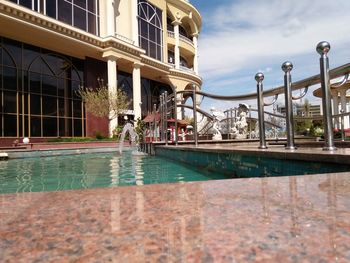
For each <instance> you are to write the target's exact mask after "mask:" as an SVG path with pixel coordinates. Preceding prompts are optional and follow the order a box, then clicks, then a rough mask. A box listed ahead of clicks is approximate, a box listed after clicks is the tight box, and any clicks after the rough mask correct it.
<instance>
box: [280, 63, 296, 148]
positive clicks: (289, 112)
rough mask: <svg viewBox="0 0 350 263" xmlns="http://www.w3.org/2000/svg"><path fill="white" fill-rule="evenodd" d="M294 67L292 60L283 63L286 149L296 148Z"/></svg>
mask: <svg viewBox="0 0 350 263" xmlns="http://www.w3.org/2000/svg"><path fill="white" fill-rule="evenodd" d="M292 69H293V64H292V62H289V61H286V62H284V63H283V64H282V70H283V71H284V99H285V107H286V132H287V146H286V149H288V150H294V149H296V147H295V146H294V122H293V104H292V76H291V74H290V72H291V71H292Z"/></svg>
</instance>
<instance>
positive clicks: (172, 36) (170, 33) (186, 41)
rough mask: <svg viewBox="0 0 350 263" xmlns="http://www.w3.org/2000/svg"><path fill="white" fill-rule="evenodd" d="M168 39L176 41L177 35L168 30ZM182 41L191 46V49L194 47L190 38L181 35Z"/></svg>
mask: <svg viewBox="0 0 350 263" xmlns="http://www.w3.org/2000/svg"><path fill="white" fill-rule="evenodd" d="M168 37H170V38H173V39H175V33H174V32H172V31H169V30H168ZM180 41H181V42H184V43H187V44H189V45H190V46H191V47H194V44H193V41H192V40H191V39H189V38H188V37H185V36H183V35H180Z"/></svg>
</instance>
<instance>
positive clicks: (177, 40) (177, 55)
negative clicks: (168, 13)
mask: <svg viewBox="0 0 350 263" xmlns="http://www.w3.org/2000/svg"><path fill="white" fill-rule="evenodd" d="M172 24H173V25H174V36H175V48H174V54H175V68H176V69H179V68H180V47H179V46H180V33H179V25H180V24H181V22H179V21H174V22H173V23H172Z"/></svg>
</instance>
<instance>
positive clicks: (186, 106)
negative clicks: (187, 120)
mask: <svg viewBox="0 0 350 263" xmlns="http://www.w3.org/2000/svg"><path fill="white" fill-rule="evenodd" d="M177 107H178V108H181V107H183V108H187V109H191V110H193V106H191V105H186V104H177ZM197 112H199V113H201V114H203V115H204V116H205V117H208V118H210V119H211V120H214V117H213V116H212V115H210V114H209V113H208V112H206V111H204V110H201V109H199V108H197Z"/></svg>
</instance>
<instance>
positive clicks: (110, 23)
mask: <svg viewBox="0 0 350 263" xmlns="http://www.w3.org/2000/svg"><path fill="white" fill-rule="evenodd" d="M106 2H107V6H106V9H107V23H106V24H107V25H106V26H107V30H106V33H107V36H115V12H114V0H107V1H106Z"/></svg>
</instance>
